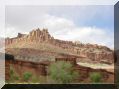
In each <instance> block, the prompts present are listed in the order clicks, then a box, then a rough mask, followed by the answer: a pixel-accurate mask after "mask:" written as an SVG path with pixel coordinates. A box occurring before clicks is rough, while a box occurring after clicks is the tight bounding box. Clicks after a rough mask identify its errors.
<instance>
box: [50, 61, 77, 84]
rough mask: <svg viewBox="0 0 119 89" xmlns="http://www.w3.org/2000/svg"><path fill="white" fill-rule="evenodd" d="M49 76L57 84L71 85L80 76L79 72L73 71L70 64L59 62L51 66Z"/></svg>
mask: <svg viewBox="0 0 119 89" xmlns="http://www.w3.org/2000/svg"><path fill="white" fill-rule="evenodd" d="M49 76H50V77H51V79H53V80H54V81H55V82H57V83H70V82H72V81H73V80H74V79H75V78H76V77H77V76H78V72H76V71H73V67H72V65H71V64H70V63H69V62H65V61H59V62H56V63H53V64H52V65H50V67H49Z"/></svg>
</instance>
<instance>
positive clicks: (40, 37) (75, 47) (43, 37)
mask: <svg viewBox="0 0 119 89" xmlns="http://www.w3.org/2000/svg"><path fill="white" fill-rule="evenodd" d="M42 43H44V44H49V45H52V46H55V47H54V49H53V48H52V50H50V51H55V50H57V49H58V50H60V49H61V50H62V51H67V52H68V53H71V54H75V55H79V56H82V57H84V58H87V59H89V60H91V61H96V62H101V61H106V62H109V63H113V61H114V57H113V51H112V50H111V49H109V48H108V47H105V46H100V45H97V44H82V43H80V42H72V41H63V40H58V39H54V38H53V37H52V36H51V35H50V34H49V32H48V30H47V29H43V30H40V29H39V28H38V29H36V30H33V31H31V32H29V34H21V33H18V36H17V37H15V38H6V39H5V45H6V48H9V47H10V48H14V47H15V46H16V47H17V48H19V47H21V48H22V46H21V45H25V47H31V46H33V45H36V44H37V45H36V46H35V47H37V46H40V44H42ZM27 44H29V45H30V46H28V45H27ZM35 47H34V48H35ZM32 48H33V47H32ZM50 48H51V46H47V47H45V46H44V49H46V50H47V49H48V50H49V49H50ZM40 49H42V48H40ZM61 53H62V52H61Z"/></svg>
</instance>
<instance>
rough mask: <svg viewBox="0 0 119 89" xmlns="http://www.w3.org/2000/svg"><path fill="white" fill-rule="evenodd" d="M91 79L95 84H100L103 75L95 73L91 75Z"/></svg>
mask: <svg viewBox="0 0 119 89" xmlns="http://www.w3.org/2000/svg"><path fill="white" fill-rule="evenodd" d="M90 79H91V81H92V82H93V83H99V82H101V79H102V75H101V74H100V73H98V72H93V73H91V74H90Z"/></svg>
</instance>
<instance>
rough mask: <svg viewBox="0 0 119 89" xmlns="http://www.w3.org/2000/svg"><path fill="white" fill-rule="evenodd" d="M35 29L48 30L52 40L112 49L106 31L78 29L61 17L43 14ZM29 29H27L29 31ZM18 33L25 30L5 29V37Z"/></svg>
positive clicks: (109, 33)
mask: <svg viewBox="0 0 119 89" xmlns="http://www.w3.org/2000/svg"><path fill="white" fill-rule="evenodd" d="M36 27H40V28H48V30H49V32H50V34H51V35H52V36H54V38H57V39H62V40H72V41H81V42H82V43H93V44H100V45H106V46H108V47H111V48H113V45H114V43H113V41H114V37H113V33H111V32H108V30H107V29H103V28H97V27H78V26H76V25H75V23H74V22H73V21H72V20H70V19H66V18H63V17H56V16H52V15H49V14H45V15H43V16H42V18H40V21H39V24H37V26H36ZM30 30H31V29H29V31H30ZM18 32H22V33H26V30H22V31H21V30H19V29H17V30H16V28H14V27H7V32H6V35H7V36H11V35H12V36H16V34H17V33H18Z"/></svg>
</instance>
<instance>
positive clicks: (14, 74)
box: [10, 65, 19, 82]
mask: <svg viewBox="0 0 119 89" xmlns="http://www.w3.org/2000/svg"><path fill="white" fill-rule="evenodd" d="M10 80H11V81H12V82H13V81H14V80H19V76H18V74H17V73H16V72H15V70H14V68H13V67H12V66H11V65H10Z"/></svg>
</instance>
